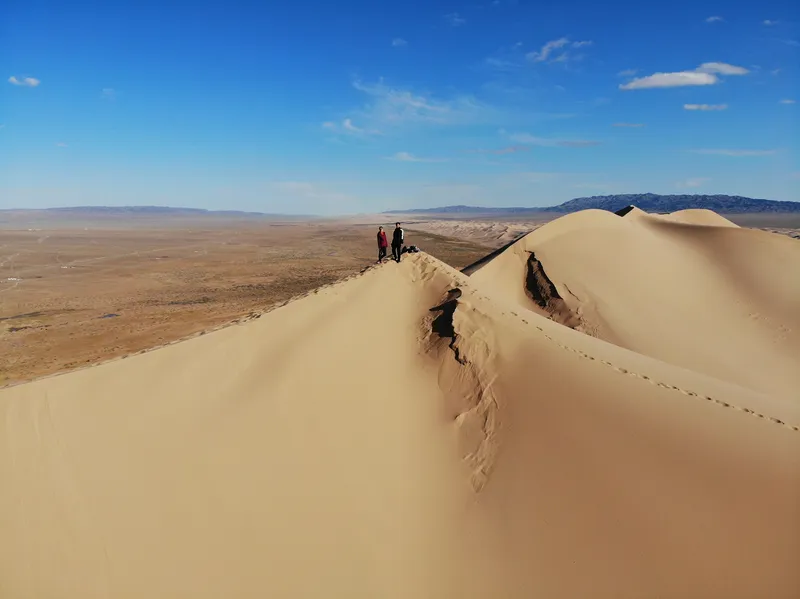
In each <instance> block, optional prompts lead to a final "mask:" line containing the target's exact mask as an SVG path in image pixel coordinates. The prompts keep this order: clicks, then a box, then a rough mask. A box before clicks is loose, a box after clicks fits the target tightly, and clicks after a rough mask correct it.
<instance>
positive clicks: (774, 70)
mask: <svg viewBox="0 0 800 599" xmlns="http://www.w3.org/2000/svg"><path fill="white" fill-rule="evenodd" d="M769 74H770V75H774V76H775V75H780V74H781V70H780V69H772V70H771V71H770V72H769Z"/></svg>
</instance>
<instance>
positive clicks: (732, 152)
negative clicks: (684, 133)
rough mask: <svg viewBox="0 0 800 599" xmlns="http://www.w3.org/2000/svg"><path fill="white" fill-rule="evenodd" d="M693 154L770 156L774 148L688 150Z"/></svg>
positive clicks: (773, 152)
mask: <svg viewBox="0 0 800 599" xmlns="http://www.w3.org/2000/svg"><path fill="white" fill-rule="evenodd" d="M689 151H690V152H693V153H694V154H710V155H715V156H772V155H773V154H775V150H726V149H721V150H689Z"/></svg>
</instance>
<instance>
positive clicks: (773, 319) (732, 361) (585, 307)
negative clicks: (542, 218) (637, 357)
mask: <svg viewBox="0 0 800 599" xmlns="http://www.w3.org/2000/svg"><path fill="white" fill-rule="evenodd" d="M706 223H714V224H713V225H709V224H706ZM531 260H535V261H536V264H538V266H537V267H536V268H538V269H539V271H540V272H546V275H547V282H544V281H542V283H546V285H547V286H549V287H551V288H552V290H553V291H551V292H550V294H551V295H552V297H553V298H554V299H553V301H551V302H550V303H549V304H547V306H550V307H549V308H548V307H545V309H546V310H547V311H549V312H551V313H555V314H558V315H560V316H559V318H558V320H559V321H560V322H562V323H566V324H568V326H572V327H573V328H577V329H578V330H581V331H583V332H585V333H588V334H590V335H593V336H597V337H600V338H602V339H605V340H607V341H610V342H611V343H614V344H616V345H620V346H623V347H627V348H629V349H632V350H634V351H637V352H639V353H644V354H647V355H651V356H654V357H657V358H659V359H662V360H665V361H667V362H670V363H673V364H677V365H680V366H683V367H685V368H690V369H692V370H696V371H699V372H705V373H708V374H711V375H712V376H715V377H717V378H720V379H722V380H730V381H735V382H737V383H739V384H743V385H746V386H748V387H750V388H752V389H754V390H757V391H763V392H766V393H770V394H779V395H782V396H784V397H794V398H796V397H797V393H796V389H798V388H800V370H799V369H798V368H797V365H798V364H797V358H796V356H798V355H800V309H798V306H800V277H797V276H791V275H792V273H796V272H798V271H797V269H798V264H800V246H798V244H797V243H796V242H795V241H794V240H792V239H789V238H786V237H783V236H778V235H774V234H770V233H766V232H763V231H756V230H752V229H741V228H739V227H737V226H736V225H734V224H733V223H730V222H729V221H726V220H725V219H724V218H722V217H719V216H718V215H714V214H713V213H711V214H709V213H708V211H696V210H695V211H684V212H682V213H679V214H676V215H669V216H661V215H648V214H646V213H644V212H642V211H640V210H638V209H633V210H632V211H630V212H627V213H626V214H625V215H624V216H622V217H619V216H615V215H614V214H612V213H608V212H602V211H586V212H584V213H576V214H573V215H569V216H566V217H563V218H561V219H558V220H557V221H554V222H552V223H549V224H547V225H544V226H543V227H542V228H540V229H538V230H536V231H534V232H532V233H530V234H529V235H527V236H526V237H525V238H523V239H522V240H520V242H518V243H515V244H513V245H512V246H511V247H509V248H508V249H507V250H506V251H504V252H503V253H502V254H500V255H499V256H498V257H497V258H495V259H494V260H492V261H491V262H489V263H487V264H485V265H484V266H482V267H481V268H480V269H478V270H476V271H474V273H473V274H472V276H473V278H475V279H476V281H477V282H479V283H480V284H482V285H484V286H486V287H487V288H489V289H491V290H493V291H494V292H495V296H496V297H498V298H500V299H503V300H508V301H512V302H514V303H516V304H518V305H520V306H523V307H526V308H529V309H533V310H538V309H540V308H542V306H543V303H542V301H538V300H537V299H536V297H535V295H536V293H535V290H534V291H533V295H532V294H531V293H532V291H531V277H530V269H531V264H532V262H531ZM539 287H540V286H539ZM545 303H546V302H545ZM565 315H566V316H565Z"/></svg>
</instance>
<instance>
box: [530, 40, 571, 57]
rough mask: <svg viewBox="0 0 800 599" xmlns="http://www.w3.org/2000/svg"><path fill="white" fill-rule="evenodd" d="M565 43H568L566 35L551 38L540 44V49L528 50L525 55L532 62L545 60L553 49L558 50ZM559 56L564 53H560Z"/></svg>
mask: <svg viewBox="0 0 800 599" xmlns="http://www.w3.org/2000/svg"><path fill="white" fill-rule="evenodd" d="M567 44H569V39H568V38H566V37H562V38H559V39H557V40H552V41H549V42H547V43H546V44H545V45H544V46H542V49H541V50H539V51H538V52H529V53H528V54H527V56H526V57H527V59H528V60H530V61H533V62H546V61H547V60H548V59H550V55H551V54H552V53H553V51H554V50H560V49H561V48H563V47H564V46H566V45H567ZM561 56H565V54H562V55H561ZM556 60H558V59H556Z"/></svg>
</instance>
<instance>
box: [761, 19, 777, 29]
mask: <svg viewBox="0 0 800 599" xmlns="http://www.w3.org/2000/svg"><path fill="white" fill-rule="evenodd" d="M763 23H764V25H766V26H767V27H769V26H771V25H777V24H778V21H772V20H770V19H765V20H764V21H763Z"/></svg>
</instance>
